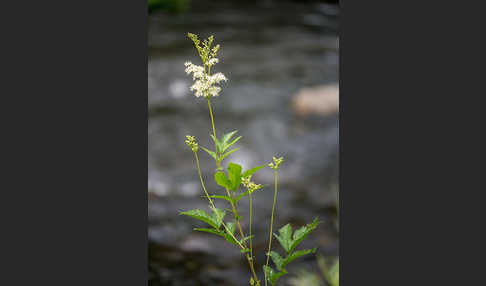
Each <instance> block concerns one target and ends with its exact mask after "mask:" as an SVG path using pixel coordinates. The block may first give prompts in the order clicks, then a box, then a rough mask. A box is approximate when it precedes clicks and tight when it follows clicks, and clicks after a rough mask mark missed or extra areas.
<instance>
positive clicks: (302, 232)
mask: <svg viewBox="0 0 486 286" xmlns="http://www.w3.org/2000/svg"><path fill="white" fill-rule="evenodd" d="M317 225H319V221H318V219H317V218H315V219H314V221H313V222H312V223H309V224H307V225H305V226H303V227H301V228H299V229H298V230H296V231H295V232H294V236H293V239H292V242H291V243H290V251H292V250H294V249H295V247H297V245H299V243H301V242H302V240H304V238H306V237H307V235H309V233H311V231H313V230H314V229H316V227H317Z"/></svg>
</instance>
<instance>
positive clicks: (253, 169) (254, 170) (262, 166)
mask: <svg viewBox="0 0 486 286" xmlns="http://www.w3.org/2000/svg"><path fill="white" fill-rule="evenodd" d="M266 166H267V165H266V164H263V165H260V166H256V167H254V168H251V169H249V170H246V171H245V172H243V174H242V175H241V177H242V178H245V177H248V176H250V175H253V174H255V173H256V172H257V171H258V170H260V169H262V168H265V167H266Z"/></svg>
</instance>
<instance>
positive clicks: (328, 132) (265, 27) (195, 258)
mask: <svg viewBox="0 0 486 286" xmlns="http://www.w3.org/2000/svg"><path fill="white" fill-rule="evenodd" d="M236 3H237V2H227V1H225V2H223V1H193V6H192V9H191V10H190V11H189V12H188V13H186V14H182V15H172V14H167V13H165V12H156V13H153V14H151V15H150V17H149V62H148V76H149V78H148V91H149V95H148V96H149V127H148V129H149V130H148V136H149V158H148V162H149V214H148V215H149V230H148V234H149V241H150V245H149V253H150V254H149V256H150V261H149V264H150V275H151V277H150V284H151V285H248V279H249V273H248V270H247V265H246V264H245V261H244V260H242V259H241V255H240V253H239V252H238V251H237V250H236V249H233V248H232V247H231V245H229V244H227V243H223V242H222V241H221V240H220V239H218V238H213V237H211V236H210V235H208V234H203V233H195V232H194V231H192V228H193V227H194V225H196V222H195V221H193V220H191V219H189V218H185V217H181V216H179V215H178V212H179V211H181V210H187V209H191V208H206V207H207V203H206V202H205V200H204V199H202V198H201V197H200V196H201V195H202V191H201V189H200V185H199V181H198V180H199V179H198V176H197V172H196V171H195V169H194V160H193V155H192V152H191V151H190V150H188V148H187V147H186V146H185V144H184V139H185V138H184V137H185V135H186V134H191V135H194V136H196V138H198V141H199V143H200V145H203V146H208V147H210V146H212V142H211V141H210V140H211V139H210V137H209V134H210V122H209V114H208V107H207V104H206V102H205V100H204V99H196V98H195V97H194V96H192V95H191V94H190V92H189V89H188V88H189V86H190V84H191V78H190V77H189V76H187V75H186V74H185V73H184V62H185V61H187V60H191V61H193V62H195V63H197V62H199V61H198V59H197V57H196V52H195V50H194V48H193V46H192V44H191V42H190V41H189V40H188V39H187V37H186V36H185V34H186V33H187V32H192V33H197V34H199V35H201V36H204V37H207V36H208V35H210V34H213V35H214V36H215V42H216V43H220V44H221V46H222V48H221V50H220V52H219V59H220V64H218V65H216V67H215V70H216V71H221V72H223V73H224V74H225V75H226V76H227V77H228V79H229V81H228V82H226V83H224V84H223V85H222V86H223V91H222V94H221V96H220V97H218V98H215V99H214V100H213V101H212V105H213V111H214V116H215V121H216V129H217V133H218V135H219V134H221V133H222V132H225V133H226V132H229V131H232V130H235V129H237V130H239V134H240V135H242V136H243V138H242V139H241V140H240V141H239V142H238V143H237V145H238V146H237V147H240V148H241V149H240V150H239V151H238V152H236V153H234V155H232V156H230V157H229V160H226V163H227V162H229V161H233V162H237V163H240V164H241V165H243V167H244V168H247V167H251V166H255V165H259V164H263V163H267V162H269V161H270V160H271V158H272V156H274V155H276V154H278V155H281V156H284V157H285V162H284V164H283V165H282V168H281V173H279V174H281V175H279V204H278V209H277V221H276V225H277V226H282V225H283V224H285V223H287V222H291V223H292V224H295V225H301V224H304V223H305V222H309V221H311V220H312V218H313V217H315V216H319V217H320V218H321V219H322V220H323V221H324V223H323V224H321V226H320V227H319V228H318V230H316V232H315V233H313V234H312V235H311V236H309V241H307V242H304V243H303V244H304V246H310V247H311V246H315V245H318V246H319V252H320V253H323V254H329V255H337V254H338V241H337V232H336V230H335V228H334V224H333V223H334V215H333V211H334V203H335V198H336V193H335V191H336V190H337V184H338V130H339V129H338V128H339V125H338V116H337V114H333V115H327V116H318V115H309V116H298V115H297V114H296V113H295V112H294V110H293V109H292V104H291V102H292V98H293V97H294V96H295V94H296V93H297V91H298V90H299V89H301V88H303V87H308V86H316V85H337V84H338V62H339V61H338V59H339V56H338V37H337V29H338V20H337V13H338V9H337V8H336V7H335V6H331V5H324V4H303V3H278V4H276V3H277V2H272V1H264V2H260V3H261V4H259V5H254V4H253V5H250V4H244V3H240V4H236ZM272 3H273V4H272ZM206 155H207V154H205V153H203V152H201V153H200V157H201V168H202V171H203V176H204V177H205V178H206V183H207V185H208V189H209V190H210V192H212V193H218V192H221V190H220V189H219V188H217V187H216V185H215V184H214V183H213V182H212V179H211V178H212V173H213V171H214V161H213V160H212V159H211V158H210V157H209V156H206ZM271 171H272V170H270V169H268V168H267V169H266V170H263V171H262V172H261V173H259V174H257V175H256V176H255V177H254V179H255V180H256V181H257V182H258V183H263V184H269V187H267V188H266V190H264V191H263V192H261V193H260V194H259V195H258V198H257V199H255V200H256V202H255V206H254V210H255V211H254V216H255V222H256V223H255V224H254V228H255V234H256V238H255V248H256V252H257V253H260V256H258V257H256V259H257V263H261V262H262V261H263V260H264V259H265V257H264V256H263V254H262V253H263V249H264V247H265V246H264V245H265V243H266V238H267V236H268V233H267V232H266V231H268V223H269V222H268V217H269V214H270V212H271V201H272V198H273V191H272V187H273V185H272V179H273V174H272V172H271ZM219 206H221V207H222V206H224V204H221V203H220V204H219ZM239 208H240V209H241V210H242V213H243V215H245V210H247V209H248V201H247V200H242V201H240V203H239ZM260 222H263V223H264V224H262V223H260ZM247 224H248V222H247V221H243V227H244V228H245V227H247ZM300 263H301V265H305V264H308V265H309V264H313V263H314V260H313V258H312V257H311V256H309V257H308V259H301V261H300ZM297 267H299V266H297ZM258 269H261V266H259V267H258ZM260 274H261V273H260ZM284 280H285V279H283V280H282V282H283V281H284Z"/></svg>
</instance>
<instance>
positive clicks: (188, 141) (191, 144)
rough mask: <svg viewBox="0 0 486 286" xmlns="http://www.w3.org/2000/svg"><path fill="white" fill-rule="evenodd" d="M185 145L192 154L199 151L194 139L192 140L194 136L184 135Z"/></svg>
mask: <svg viewBox="0 0 486 286" xmlns="http://www.w3.org/2000/svg"><path fill="white" fill-rule="evenodd" d="M186 138H187V139H186V141H185V142H186V145H187V146H189V148H191V150H192V152H197V150H198V149H199V146H198V144H197V142H196V139H195V138H194V136H189V135H186Z"/></svg>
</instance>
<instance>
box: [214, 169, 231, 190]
mask: <svg viewBox="0 0 486 286" xmlns="http://www.w3.org/2000/svg"><path fill="white" fill-rule="evenodd" d="M214 180H215V181H216V183H217V184H218V185H220V186H221V187H223V188H226V189H228V190H229V189H231V181H230V180H229V179H228V177H226V174H225V173H224V172H223V171H218V172H216V173H215V174H214Z"/></svg>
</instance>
